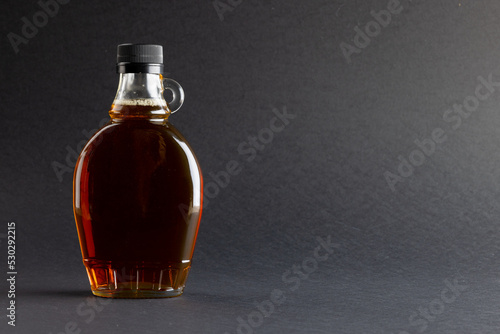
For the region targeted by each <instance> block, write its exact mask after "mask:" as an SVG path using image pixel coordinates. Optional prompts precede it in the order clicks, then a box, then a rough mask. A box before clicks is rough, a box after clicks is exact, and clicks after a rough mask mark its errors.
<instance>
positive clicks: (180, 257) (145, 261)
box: [73, 44, 203, 298]
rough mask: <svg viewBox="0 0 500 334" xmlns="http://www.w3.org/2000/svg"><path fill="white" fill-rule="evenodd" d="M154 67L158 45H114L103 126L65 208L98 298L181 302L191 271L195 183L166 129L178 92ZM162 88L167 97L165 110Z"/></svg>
mask: <svg viewBox="0 0 500 334" xmlns="http://www.w3.org/2000/svg"><path fill="white" fill-rule="evenodd" d="M162 69H163V49H162V47H161V46H160V45H151V44H121V45H119V46H118V62H117V72H118V73H120V83H119V86H118V92H117V94H116V97H115V100H114V102H113V105H112V107H111V110H110V111H109V115H110V117H111V120H110V121H109V122H108V123H107V124H106V125H105V126H104V127H102V128H101V129H100V130H99V131H97V133H96V134H95V135H94V136H93V137H92V138H91V139H90V140H89V142H88V143H87V145H86V146H85V147H84V148H83V150H82V152H81V154H80V157H79V158H78V161H77V163H76V167H75V173H74V179H73V208H74V214H75V220H76V226H77V229H78V236H79V239H80V246H81V250H82V255H83V262H84V265H85V267H86V269H87V273H88V276H89V280H90V285H91V289H92V292H93V294H94V295H96V296H100V297H113V298H156V297H175V296H179V295H181V294H182V292H183V289H184V286H185V284H186V278H187V275H188V271H189V268H190V267H191V258H192V256H193V251H194V246H195V242H196V236H197V233H198V226H199V223H200V219H201V211H202V202H203V179H202V174H201V170H200V166H199V165H198V162H197V160H196V157H195V155H194V153H193V151H192V149H191V147H190V146H189V144H188V143H187V141H186V140H185V139H184V137H183V136H182V135H181V134H180V133H179V131H178V130H177V129H176V128H174V127H173V126H172V125H171V124H170V123H169V122H168V117H169V116H170V114H171V113H172V112H174V111H176V110H177V109H179V107H180V106H181V105H182V102H183V98H184V93H183V91H182V88H181V86H180V85H179V84H178V83H177V82H175V81H174V80H171V79H164V78H163V77H162V75H161V73H162ZM164 88H166V89H169V90H171V91H172V93H173V96H174V99H173V101H172V102H170V103H168V104H167V103H166V102H165V99H164V97H163V90H164Z"/></svg>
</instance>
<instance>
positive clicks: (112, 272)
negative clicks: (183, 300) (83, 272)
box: [84, 259, 191, 298]
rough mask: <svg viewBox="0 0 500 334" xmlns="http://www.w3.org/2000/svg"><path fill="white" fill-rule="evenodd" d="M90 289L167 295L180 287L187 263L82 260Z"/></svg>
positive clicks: (131, 294) (106, 293) (124, 294)
mask: <svg viewBox="0 0 500 334" xmlns="http://www.w3.org/2000/svg"><path fill="white" fill-rule="evenodd" d="M84 264H85V267H86V268H87V273H88V276H89V281H90V286H91V289H92V293H93V294H94V295H96V296H99V297H109V298H168V297H177V296H180V295H181V294H182V292H183V291H184V286H185V285H186V280H187V276H188V272H189V268H190V267H191V262H190V261H189V262H187V263H175V264H172V263H169V264H167V265H165V264H161V263H145V262H133V263H132V262H115V261H99V260H90V259H86V260H84Z"/></svg>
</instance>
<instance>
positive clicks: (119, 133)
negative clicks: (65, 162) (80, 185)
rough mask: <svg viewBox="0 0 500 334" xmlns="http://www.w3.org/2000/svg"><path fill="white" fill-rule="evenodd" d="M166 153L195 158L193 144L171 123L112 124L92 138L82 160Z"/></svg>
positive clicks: (124, 122)
mask: <svg viewBox="0 0 500 334" xmlns="http://www.w3.org/2000/svg"><path fill="white" fill-rule="evenodd" d="M160 151H166V152H167V153H168V156H170V157H175V156H177V157H180V156H185V155H192V156H194V152H193V151H192V149H191V147H190V145H189V143H188V142H187V141H186V139H185V138H184V136H183V135H182V134H181V133H180V131H179V130H178V129H177V128H175V126H173V125H172V124H171V123H169V122H168V121H164V122H150V121H142V120H141V121H139V120H127V121H120V122H116V121H110V122H108V123H107V124H105V125H104V126H103V127H102V128H100V129H99V130H98V131H97V132H96V133H95V134H94V136H92V137H91V138H90V140H89V141H88V143H87V144H86V146H85V147H84V149H83V150H82V152H81V154H80V158H83V157H87V158H90V156H95V155H96V154H97V155H99V156H102V155H103V154H105V155H108V156H111V155H119V154H132V155H134V156H143V155H147V154H153V153H155V154H156V152H160Z"/></svg>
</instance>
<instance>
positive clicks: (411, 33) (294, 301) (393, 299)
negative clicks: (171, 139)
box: [0, 0, 500, 334]
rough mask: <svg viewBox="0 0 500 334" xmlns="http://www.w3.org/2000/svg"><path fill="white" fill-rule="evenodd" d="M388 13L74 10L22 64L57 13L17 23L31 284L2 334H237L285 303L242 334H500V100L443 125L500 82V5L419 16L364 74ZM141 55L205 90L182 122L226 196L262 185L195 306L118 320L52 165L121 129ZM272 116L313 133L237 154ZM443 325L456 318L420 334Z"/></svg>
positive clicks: (217, 249)
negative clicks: (133, 49) (114, 117)
mask: <svg viewBox="0 0 500 334" xmlns="http://www.w3.org/2000/svg"><path fill="white" fill-rule="evenodd" d="M226 3H229V1H227V2H226ZM233 3H235V4H237V3H238V2H237V1H234V2H233ZM387 6H388V2H387V1H344V2H342V1H266V2H257V1H250V0H244V1H241V2H240V3H239V4H237V6H236V7H235V8H234V9H233V10H232V11H228V12H225V13H224V17H223V18H224V19H223V20H222V21H221V20H220V18H219V17H218V15H217V12H216V10H215V9H214V6H213V3H212V2H211V1H204V2H196V4H195V3H194V2H188V1H172V2H169V3H167V2H160V1H141V2H134V3H127V4H125V2H118V1H71V2H69V3H68V4H65V5H62V6H61V7H60V9H59V12H58V13H57V15H55V16H54V17H53V18H50V20H49V22H48V23H47V25H46V26H44V27H42V28H40V29H39V31H38V33H37V35H36V36H35V37H33V38H32V39H30V40H29V42H28V44H26V45H24V44H22V45H20V46H19V52H18V53H17V54H16V53H15V52H14V51H13V49H12V47H11V45H10V43H9V40H8V38H7V34H8V33H9V32H15V33H17V34H20V32H21V27H22V22H21V18H22V17H24V16H26V17H28V18H31V17H32V16H33V14H35V13H36V12H37V11H38V10H39V9H40V8H39V5H37V2H36V1H33V0H31V1H24V2H19V1H3V2H1V4H0V17H1V20H0V22H1V27H2V34H3V35H4V38H2V39H1V41H0V45H1V52H0V57H1V58H0V59H1V71H0V82H1V88H0V101H1V106H2V116H1V123H0V124H1V128H0V141H1V142H0V149H1V163H0V201H1V202H0V203H1V217H0V234H2V233H6V228H7V227H6V225H7V222H8V221H15V222H16V223H17V233H18V234H17V238H18V241H17V260H18V264H17V268H18V272H19V274H18V282H17V292H18V294H17V299H16V300H17V304H18V308H17V326H16V328H15V329H14V328H11V327H10V326H8V325H7V323H6V322H7V321H6V319H5V316H2V318H3V319H4V320H3V321H2V323H1V324H0V328H1V330H0V332H2V333H14V332H18V333H53V334H56V333H57V334H59V333H65V332H69V333H71V332H75V333H78V330H80V332H81V333H160V332H161V333H174V332H175V333H225V332H227V333H237V332H238V321H237V318H238V317H241V318H242V319H245V320H246V321H248V317H249V316H250V317H251V316H252V314H253V315H255V313H253V312H255V311H256V310H257V306H256V305H257V304H259V303H262V302H263V301H266V300H269V299H270V295H271V293H272V291H273V290H275V289H279V290H281V291H282V293H283V294H284V298H285V300H284V301H283V303H281V304H280V305H276V307H275V309H274V312H273V313H272V314H270V315H269V316H268V317H264V318H263V321H262V324H259V325H258V326H256V327H255V328H253V329H251V331H249V330H247V331H245V330H244V329H241V330H240V332H241V333H246V332H254V333H399V334H401V333H411V334H413V333H420V332H425V333H445V334H448V333H498V332H499V331H500V320H499V319H500V317H499V313H500V302H499V300H500V290H499V275H498V274H499V273H498V264H499V263H498V262H499V260H498V257H497V254H498V249H499V237H500V231H499V227H498V223H497V222H498V217H499V216H500V206H499V204H498V201H497V200H498V197H499V195H498V194H499V187H498V185H499V182H500V179H499V176H500V168H499V167H498V166H499V165H500V153H499V150H498V144H499V143H500V130H499V129H500V107H499V106H500V88H498V89H497V88H495V91H494V93H492V94H491V96H489V97H488V98H487V99H486V100H484V101H481V102H480V104H479V106H478V107H477V109H476V110H475V111H474V112H473V113H471V115H470V116H469V117H467V118H465V117H461V120H462V122H461V124H460V126H458V127H457V128H456V129H454V128H453V127H452V126H453V125H455V126H456V125H457V124H458V123H456V120H455V121H453V122H447V121H446V120H445V119H444V118H443V115H444V114H445V113H446V112H447V110H448V109H452V108H453V105H454V104H461V103H463V102H464V100H465V99H466V98H467V97H468V96H473V95H474V93H475V89H476V87H477V86H478V84H480V81H479V79H478V77H479V76H482V77H484V78H488V76H489V75H490V74H492V76H493V80H498V81H500V48H499V40H500V23H499V21H498V17H499V16H500V3H498V2H497V1H493V0H490V1H467V0H466V1H451V0H443V1H412V2H408V1H405V2H402V6H403V10H402V11H401V12H400V13H399V14H397V15H393V16H392V20H391V22H390V23H389V24H388V25H387V27H384V28H382V29H381V31H380V33H379V34H378V36H376V37H374V38H372V40H371V42H370V44H369V45H368V46H366V48H364V49H362V50H361V52H360V53H359V54H354V55H352V62H351V63H350V64H349V63H348V62H347V61H346V59H345V58H344V56H343V54H342V51H341V49H340V44H341V43H342V42H346V43H351V44H353V38H354V37H355V34H356V32H355V30H354V29H355V27H356V26H361V27H364V26H365V24H366V23H367V22H369V21H371V20H373V18H372V17H371V16H370V11H371V10H375V11H379V10H381V9H385V8H387ZM125 42H146V43H159V44H163V45H164V49H165V63H166V69H167V72H168V73H169V76H170V77H172V78H174V79H175V80H177V81H179V82H180V83H181V84H182V85H183V87H184V89H185V91H186V102H185V104H184V106H183V107H182V109H181V110H180V111H179V112H178V113H177V114H175V115H174V116H172V117H171V122H172V123H173V124H175V126H176V127H177V128H178V129H179V130H180V131H181V132H182V133H183V134H184V135H185V137H186V138H187V139H188V141H189V142H190V144H191V146H192V147H193V148H194V150H195V152H196V154H197V157H198V159H199V161H200V164H201V166H202V169H203V172H204V176H205V184H207V182H210V181H211V176H210V173H217V172H219V171H221V170H223V169H224V168H225V166H226V164H227V163H228V162H229V161H231V160H236V161H238V162H239V163H240V165H241V166H242V171H241V173H240V174H238V175H237V176H235V177H233V178H232V179H231V182H230V183H229V185H228V186H227V187H225V188H223V189H221V190H220V192H219V194H218V195H217V196H216V197H215V198H213V199H209V202H210V203H209V205H208V206H207V207H206V208H205V209H204V213H203V217H202V222H201V227H200V232H199V237H198V242H197V246H196V250H195V255H194V259H193V262H194V264H193V269H192V272H191V274H190V277H189V279H188V285H187V288H186V292H185V294H184V295H183V296H182V297H180V298H176V299H169V300H112V301H111V302H110V303H109V304H107V305H104V306H100V304H99V303H100V302H107V300H105V299H98V298H95V297H91V294H90V290H89V285H88V280H87V278H86V273H85V270H84V267H83V265H82V263H81V253H80V250H79V244H78V238H77V234H76V228H75V223H74V219H73V215H72V205H71V201H72V190H71V178H72V176H71V175H70V173H67V174H64V175H63V177H62V182H60V181H59V180H58V178H57V176H56V174H55V173H54V170H53V169H52V167H51V164H52V163H53V162H54V161H57V162H60V163H62V164H65V162H64V161H65V158H66V155H67V150H66V147H67V146H68V147H70V148H71V149H73V150H78V146H79V143H80V142H82V141H83V140H86V137H85V135H84V134H83V133H82V130H85V131H90V130H91V129H95V128H96V127H97V126H98V124H99V122H100V121H101V120H102V119H103V118H105V117H106V116H107V110H108V108H109V106H110V104H111V102H112V99H113V97H114V94H115V90H116V87H117V79H118V77H117V75H116V74H115V73H114V59H115V52H116V51H115V50H116V45H117V44H119V43H125ZM482 92H484V89H483V91H482ZM273 108H277V109H278V110H281V111H282V110H283V109H284V108H286V110H287V111H288V112H289V113H290V114H293V115H295V118H294V119H291V120H290V122H289V124H288V125H287V126H286V127H285V129H284V130H283V131H281V132H279V133H275V134H274V137H273V140H272V142H270V143H268V144H266V145H265V147H264V149H263V150H262V151H259V152H258V154H257V155H256V158H255V159H254V160H253V161H247V157H248V156H247V155H242V154H239V153H238V146H239V145H240V144H241V143H243V142H244V141H247V140H248V136H255V135H257V134H258V133H259V131H261V130H262V129H263V128H266V127H268V126H269V122H270V120H271V119H272V118H273V117H274V114H273V111H272V110H273ZM456 115H457V114H456V113H455V114H453V115H451V116H455V117H456ZM438 128H440V129H442V130H443V131H444V133H445V135H446V140H445V141H444V142H442V143H439V144H437V145H436V148H435V152H433V153H432V154H430V156H427V157H426V158H425V161H424V162H423V163H422V165H421V166H418V167H416V168H415V170H414V171H413V173H412V175H410V176H408V177H406V178H403V179H402V182H399V183H397V184H396V185H395V190H394V191H393V190H391V188H390V187H389V186H388V184H387V182H386V180H385V178H384V173H385V172H386V171H390V172H392V173H397V168H398V165H399V160H398V156H402V157H404V158H406V159H408V157H409V156H410V154H411V153H412V152H413V151H414V150H415V149H416V148H417V146H416V145H415V143H414V141H415V140H417V139H418V140H420V141H422V140H424V139H427V138H431V137H432V133H433V131H434V130H435V129H438ZM327 236H330V237H331V240H332V242H334V243H335V244H336V248H335V249H334V251H333V253H332V254H331V255H330V256H329V257H328V259H327V260H325V261H323V262H319V263H318V267H317V269H315V270H313V272H312V273H311V274H310V275H309V276H308V277H307V278H304V279H300V280H299V282H300V286H296V284H297V283H296V282H295V283H291V282H288V281H287V280H286V278H287V277H288V278H290V277H291V275H289V274H287V270H290V269H292V266H294V265H297V264H298V265H300V264H302V263H303V261H306V265H307V261H308V260H307V258H308V257H311V256H312V255H313V252H314V249H315V248H316V247H317V245H318V242H317V237H322V238H326V237H327ZM0 240H2V243H1V244H0V247H1V249H2V255H1V259H2V261H3V262H4V263H5V260H6V242H5V239H4V238H0ZM4 267H5V266H4V265H1V266H0V268H4ZM283 275H285V280H284V279H283ZM287 275H289V276H287ZM293 276H294V277H295V275H293ZM455 280H456V282H455V283H457V284H459V285H460V286H461V287H462V288H461V290H459V291H457V292H456V293H455V294H454V295H450V294H449V292H450V290H445V289H447V286H448V285H447V284H449V282H452V283H453V281H455ZM2 282H3V283H2V284H0V288H1V291H0V295H1V296H2V297H1V306H2V308H3V309H5V308H4V307H6V306H7V298H6V292H7V285H6V282H5V281H4V280H2ZM446 282H448V283H446ZM295 287H297V288H296V289H295V290H292V289H293V288H295ZM443 291H444V293H443ZM443 296H444V297H443ZM443 298H444V299H446V300H447V301H448V302H443V300H444V299H443ZM82 303H84V304H83V305H82ZM85 303H97V304H96V305H97V306H96V309H98V310H99V311H95V312H94V313H92V312H91V311H89V310H90V306H88V305H87V304H85ZM90 305H91V304H90ZM429 308H433V309H434V311H435V312H436V313H438V314H437V315H434V316H430V317H427V320H424V319H425V318H424V317H422V316H420V315H418V313H421V312H425V310H426V309H429ZM415 314H417V315H415ZM410 317H413V318H412V321H418V323H417V324H415V323H412V322H410ZM66 327H67V330H65V328H66Z"/></svg>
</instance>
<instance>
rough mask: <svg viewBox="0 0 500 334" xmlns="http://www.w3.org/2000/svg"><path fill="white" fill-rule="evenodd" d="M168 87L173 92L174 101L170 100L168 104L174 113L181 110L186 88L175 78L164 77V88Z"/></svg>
mask: <svg viewBox="0 0 500 334" xmlns="http://www.w3.org/2000/svg"><path fill="white" fill-rule="evenodd" d="M165 89H168V90H169V91H171V92H172V96H173V98H172V101H170V102H168V101H167V103H168V106H169V108H170V111H171V112H172V114H173V113H174V112H176V111H177V110H179V109H180V108H181V107H182V104H183V103H184V90H183V89H182V86H181V85H180V84H179V83H178V82H177V81H175V80H173V79H169V78H164V79H163V90H165Z"/></svg>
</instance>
